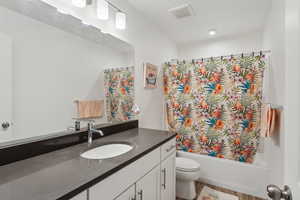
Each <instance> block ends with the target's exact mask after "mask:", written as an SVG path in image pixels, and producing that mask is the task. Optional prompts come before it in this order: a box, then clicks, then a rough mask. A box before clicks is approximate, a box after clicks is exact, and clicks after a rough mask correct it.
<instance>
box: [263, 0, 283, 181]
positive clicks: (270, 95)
mask: <svg viewBox="0 0 300 200" xmlns="http://www.w3.org/2000/svg"><path fill="white" fill-rule="evenodd" d="M284 6H285V3H284V1H281V0H273V1H272V9H271V12H270V14H269V16H268V19H267V22H266V27H265V31H264V40H263V47H264V48H265V49H270V50H271V51H272V55H271V66H270V68H268V69H267V71H266V76H265V81H264V82H265V85H266V86H267V87H266V90H265V93H266V95H265V97H266V99H265V101H267V102H270V103H273V104H277V105H282V106H283V105H284V102H285V59H284V58H285V49H284V45H285V43H284V35H285V27H284V26H285V22H284V20H285V14H284ZM282 116H283V115H282ZM281 121H282V123H281V129H280V131H279V132H278V133H277V134H278V135H277V136H276V137H274V138H269V139H266V140H265V154H264V156H265V161H266V163H268V165H269V166H270V177H269V183H270V184H271V183H272V184H277V185H279V186H281V185H282V184H283V145H284V123H283V117H282V118H281Z"/></svg>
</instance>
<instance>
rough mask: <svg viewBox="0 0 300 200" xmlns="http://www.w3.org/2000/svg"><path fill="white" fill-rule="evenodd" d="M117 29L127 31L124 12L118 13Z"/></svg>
mask: <svg viewBox="0 0 300 200" xmlns="http://www.w3.org/2000/svg"><path fill="white" fill-rule="evenodd" d="M116 28H117V29H121V30H124V29H126V14H125V13H123V12H117V13H116Z"/></svg>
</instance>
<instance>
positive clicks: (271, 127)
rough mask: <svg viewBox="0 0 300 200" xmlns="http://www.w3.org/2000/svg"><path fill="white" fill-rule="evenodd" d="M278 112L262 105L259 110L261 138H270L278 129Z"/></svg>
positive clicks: (268, 105)
mask: <svg viewBox="0 0 300 200" xmlns="http://www.w3.org/2000/svg"><path fill="white" fill-rule="evenodd" d="M279 114H280V113H279V111H278V110H277V109H273V108H271V105H270V104H263V105H262V108H261V136H262V137H272V136H273V135H274V133H275V131H276V129H277V128H278V123H279Z"/></svg>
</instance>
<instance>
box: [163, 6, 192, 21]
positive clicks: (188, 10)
mask: <svg viewBox="0 0 300 200" xmlns="http://www.w3.org/2000/svg"><path fill="white" fill-rule="evenodd" d="M168 11H169V12H170V13H171V14H172V15H174V16H175V17H176V18H177V19H182V18H186V17H190V16H193V15H194V11H193V8H192V6H191V5H189V4H184V5H181V6H178V7H176V8H171V9H169V10H168Z"/></svg>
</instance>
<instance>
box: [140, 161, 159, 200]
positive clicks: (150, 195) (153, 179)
mask: <svg viewBox="0 0 300 200" xmlns="http://www.w3.org/2000/svg"><path fill="white" fill-rule="evenodd" d="M136 197H137V198H136V199H137V200H160V166H157V167H155V168H154V169H153V170H151V171H150V172H149V173H148V174H146V175H145V176H144V177H143V178H141V179H140V180H139V181H138V182H137V183H136Z"/></svg>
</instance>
